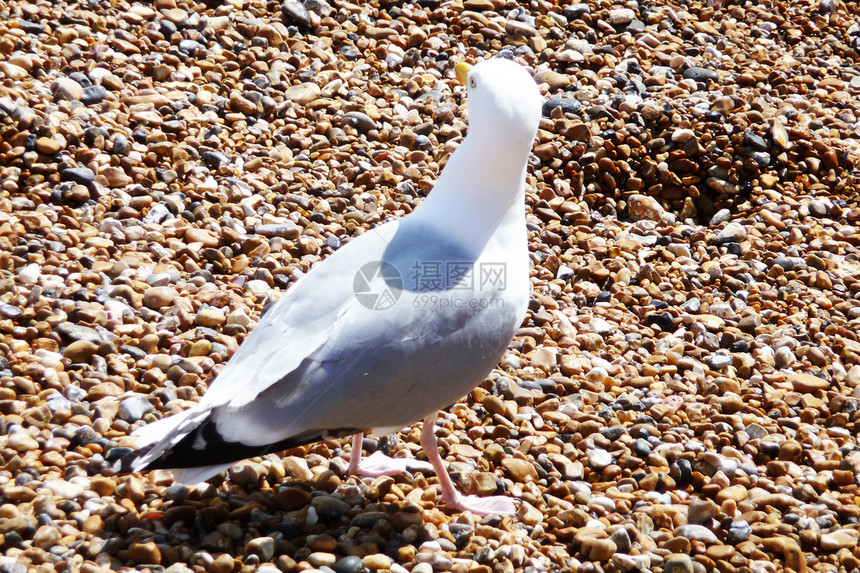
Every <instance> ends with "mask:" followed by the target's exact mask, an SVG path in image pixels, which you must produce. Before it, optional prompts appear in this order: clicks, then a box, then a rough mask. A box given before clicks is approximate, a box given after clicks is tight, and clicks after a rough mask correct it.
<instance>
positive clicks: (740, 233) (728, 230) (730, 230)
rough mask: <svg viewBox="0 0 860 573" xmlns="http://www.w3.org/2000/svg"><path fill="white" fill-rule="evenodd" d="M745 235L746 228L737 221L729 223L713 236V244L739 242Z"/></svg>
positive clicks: (720, 244)
mask: <svg viewBox="0 0 860 573" xmlns="http://www.w3.org/2000/svg"><path fill="white" fill-rule="evenodd" d="M746 236H747V230H746V229H745V228H744V227H743V226H742V225H740V224H739V223H729V224H728V225H726V226H725V227H724V228H723V230H722V231H720V232H719V234H718V235H717V236H716V238H714V245H716V246H718V247H719V246H722V245H724V244H726V243H740V242H741V241H743V240H744V239H745V238H746Z"/></svg>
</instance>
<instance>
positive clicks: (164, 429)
mask: <svg viewBox="0 0 860 573" xmlns="http://www.w3.org/2000/svg"><path fill="white" fill-rule="evenodd" d="M201 414H202V415H201ZM205 415H206V412H198V411H195V410H194V409H191V410H186V411H184V412H179V413H178V414H174V415H172V416H168V417H167V418H163V419H161V420H157V421H155V422H152V423H150V424H147V425H146V426H143V427H141V428H138V429H137V430H135V431H134V432H132V434H131V436H132V437H133V438H136V439H137V443H136V446H137V447H136V449H135V450H134V451H133V452H130V453H128V454H126V455H125V456H123V457H122V458H120V459H119V460H118V461H117V462H116V464H115V465H114V469H115V470H116V471H117V472H119V473H132V472H139V471H143V470H145V469H146V468H147V466H148V465H149V464H151V463H153V462H155V461H156V460H157V459H159V458H160V457H162V456H163V455H164V454H166V453H168V452H169V451H170V449H171V447H172V446H173V445H174V444H176V443H178V442H179V441H181V440H182V439H183V438H184V437H185V436H186V435H187V434H188V433H189V432H191V431H192V430H194V428H196V427H197V425H198V424H199V422H200V420H201V419H202V418H204V417H205ZM195 469H197V470H199V469H203V468H195ZM219 471H221V470H217V471H213V472H212V473H211V474H210V475H209V476H208V477H211V476H212V475H215V474H217V473H218V472H219ZM203 479H207V478H203ZM198 481H202V480H198ZM183 483H189V482H183ZM195 483H196V482H195Z"/></svg>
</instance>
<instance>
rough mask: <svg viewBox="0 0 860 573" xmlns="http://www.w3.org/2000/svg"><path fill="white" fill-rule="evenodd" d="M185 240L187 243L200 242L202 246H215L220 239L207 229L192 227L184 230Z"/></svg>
mask: <svg viewBox="0 0 860 573" xmlns="http://www.w3.org/2000/svg"><path fill="white" fill-rule="evenodd" d="M185 241H186V242H188V243H201V244H202V245H203V246H204V247H211V248H213V249H214V248H217V247H218V246H219V245H220V244H221V240H220V239H219V238H218V237H217V236H216V235H215V233H213V232H212V231H209V230H208V229H198V228H196V227H192V228H190V229H188V230H187V231H185Z"/></svg>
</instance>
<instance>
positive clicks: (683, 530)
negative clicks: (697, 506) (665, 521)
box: [675, 524, 719, 543]
mask: <svg viewBox="0 0 860 573" xmlns="http://www.w3.org/2000/svg"><path fill="white" fill-rule="evenodd" d="M675 535H677V536H679V537H686V538H687V539H689V540H690V541H701V542H703V543H718V542H719V540H718V539H717V536H716V535H714V532H713V531H711V530H710V529H708V528H707V527H704V526H702V525H695V524H688V525H682V526H680V527H678V528H676V529H675Z"/></svg>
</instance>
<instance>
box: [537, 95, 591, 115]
mask: <svg viewBox="0 0 860 573" xmlns="http://www.w3.org/2000/svg"><path fill="white" fill-rule="evenodd" d="M555 109H560V110H561V113H562V114H566V113H572V114H578V113H579V112H580V111H582V104H581V103H579V100H577V99H575V98H571V97H554V98H552V99H548V100H546V101H545V102H544V103H543V107H542V108H541V113H543V115H544V117H551V116H552V113H553V110H555Z"/></svg>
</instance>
